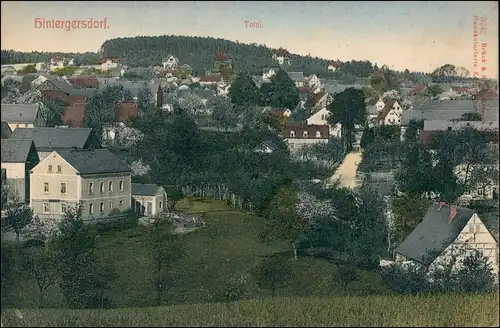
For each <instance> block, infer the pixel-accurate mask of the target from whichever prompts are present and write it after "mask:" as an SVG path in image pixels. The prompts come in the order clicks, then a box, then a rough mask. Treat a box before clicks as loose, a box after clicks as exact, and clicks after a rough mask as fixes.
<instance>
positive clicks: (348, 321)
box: [2, 293, 498, 327]
mask: <svg viewBox="0 0 500 328" xmlns="http://www.w3.org/2000/svg"><path fill="white" fill-rule="evenodd" d="M21 312H22V317H23V318H22V319H21V318H20V317H18V316H16V315H15V314H14V312H13V311H12V310H10V311H9V312H6V313H5V314H4V316H3V318H2V321H3V324H4V326H6V327H9V326H10V327H12V326H17V327H42V326H52V327H77V326H86V327H131V326H132V327H133V326H136V327H162V326H163V327H172V326H184V327H200V326H211V327H223V326H225V327H227V326H233V327H237V326H253V327H275V326H288V327H290V326H299V327H300V326H302V327H307V326H322V327H336V326H340V327H342V326H351V327H363V326H365V327H367V326H371V327H391V326H392V327H395V326H400V327H401V326H402V327H404V326H406V327H412V326H413V327H418V326H423V327H426V326H427V327H433V326H434V327H474V326H475V327H495V326H498V293H495V294H483V295H438V296H396V295H391V296H365V297H353V296H350V297H330V298H280V299H274V300H272V299H264V300H260V301H259V300H250V301H244V302H241V303H239V304H217V303H212V304H191V305H181V306H170V307H156V308H142V309H137V308H134V309H116V310H107V311H106V310H59V309H57V310H23V311H21Z"/></svg>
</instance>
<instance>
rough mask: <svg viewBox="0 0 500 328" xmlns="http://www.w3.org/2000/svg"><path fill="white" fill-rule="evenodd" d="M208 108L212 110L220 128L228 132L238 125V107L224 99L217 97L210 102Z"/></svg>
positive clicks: (213, 117)
mask: <svg viewBox="0 0 500 328" xmlns="http://www.w3.org/2000/svg"><path fill="white" fill-rule="evenodd" d="M207 107H209V108H211V109H212V119H213V120H214V122H215V124H216V125H217V126H218V127H221V128H223V129H224V130H225V131H226V132H227V131H228V129H230V128H233V127H235V126H236V124H237V123H238V116H239V115H238V113H237V112H236V107H235V106H234V105H233V104H232V103H231V102H230V101H229V100H228V99H227V98H224V97H215V98H214V99H212V100H210V102H209V104H208V105H207Z"/></svg>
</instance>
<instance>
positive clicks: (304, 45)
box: [2, 1, 498, 77]
mask: <svg viewBox="0 0 500 328" xmlns="http://www.w3.org/2000/svg"><path fill="white" fill-rule="evenodd" d="M497 12H498V4H497V3H496V2H495V1H474V2H470V1H469V2H467V1H466V2H454V1H446V2H444V1H432V2H431V1H429V2H427V1H421V2H404V1H391V2H385V1H371V2H370V1H363V2H354V1H345V2H335V1H332V2H328V1H318V2H308V1H288V2H285V1H283V2H281V1H280V2H275V1H262V2H252V1H227V2H226V1H223V2H218V1H213V2H197V1H192V2H177V1H159V2H148V1H141V2H137V1H130V2H122V1H116V2H84V1H72V2H69V1H61V2H51V1H44V2H33V1H16V2H11V1H3V2H2V49H15V50H22V51H33V50H39V51H67V52H69V51H71V52H76V51H78V52H80V51H96V50H97V49H98V48H99V47H100V46H101V44H102V43H103V42H104V41H105V40H106V39H110V38H116V37H130V36H137V35H164V34H167V35H168V34H174V35H188V36H212V37H216V38H223V39H229V40H233V41H236V40H238V41H240V42H244V43H253V42H255V43H258V44H266V45H267V46H269V47H273V48H276V47H280V46H281V47H284V48H287V49H288V50H289V51H290V52H292V53H298V54H304V55H307V54H311V55H313V56H318V57H323V58H327V59H337V58H338V59H340V60H344V61H345V60H351V59H357V60H362V59H368V60H370V61H372V62H376V63H378V64H379V65H382V64H387V65H388V66H390V67H393V68H396V69H404V68H409V69H411V70H418V71H426V72H427V71H432V70H433V69H434V68H435V67H437V66H440V65H443V64H445V63H452V64H456V65H461V66H465V67H467V68H469V69H472V67H471V66H472V47H473V46H472V38H473V36H472V34H473V28H472V22H473V16H474V15H478V16H480V17H486V18H487V21H488V26H487V34H486V35H483V36H481V37H480V39H479V42H480V43H481V42H486V43H487V44H488V46H487V48H488V52H487V55H486V56H487V60H488V76H492V77H496V76H497V72H498V64H497V63H498V51H497V49H498V18H497ZM37 17H38V18H44V19H47V20H52V19H56V20H57V19H59V20H71V19H78V20H88V19H90V18H92V19H95V20H102V19H104V18H107V22H108V24H109V28H107V29H79V30H72V31H69V32H67V31H65V30H64V29H61V30H56V29H35V24H34V21H35V18H37ZM245 20H248V21H258V22H261V23H262V25H263V27H262V28H246V27H245V24H244V21H245ZM171 52H175V49H172V51H171Z"/></svg>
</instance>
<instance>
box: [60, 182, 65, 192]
mask: <svg viewBox="0 0 500 328" xmlns="http://www.w3.org/2000/svg"><path fill="white" fill-rule="evenodd" d="M65 193H66V183H65V182H61V194H65Z"/></svg>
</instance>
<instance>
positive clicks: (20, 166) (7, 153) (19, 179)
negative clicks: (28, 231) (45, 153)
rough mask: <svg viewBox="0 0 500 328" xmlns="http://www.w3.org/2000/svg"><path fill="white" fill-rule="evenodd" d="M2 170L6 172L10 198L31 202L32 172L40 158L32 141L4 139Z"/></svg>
mask: <svg viewBox="0 0 500 328" xmlns="http://www.w3.org/2000/svg"><path fill="white" fill-rule="evenodd" d="M1 154H2V156H1V157H2V170H5V174H6V178H7V183H8V186H9V196H10V198H16V199H17V200H19V201H25V202H28V201H29V193H30V174H29V172H30V170H31V169H32V168H33V167H34V166H35V165H37V164H38V162H39V158H38V154H37V152H36V148H35V144H34V143H33V141H32V140H22V139H2V153H1Z"/></svg>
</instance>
